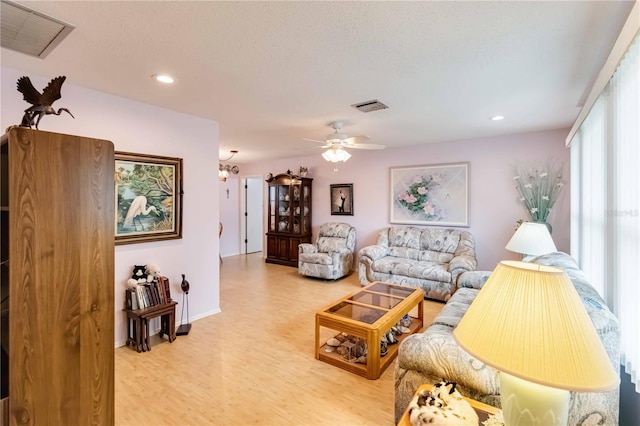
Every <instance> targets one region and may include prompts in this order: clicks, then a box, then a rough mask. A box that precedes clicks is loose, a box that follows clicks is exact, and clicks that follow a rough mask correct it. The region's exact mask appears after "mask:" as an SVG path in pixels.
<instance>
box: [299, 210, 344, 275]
mask: <svg viewBox="0 0 640 426" xmlns="http://www.w3.org/2000/svg"><path fill="white" fill-rule="evenodd" d="M355 249H356V228H354V227H353V226H351V225H349V224H348V223H341V222H329V223H325V224H324V225H322V226H321V227H320V231H319V232H318V239H317V241H316V243H315V244H308V243H303V244H300V245H299V246H298V272H299V273H300V274H302V275H306V276H308V277H316V278H324V279H327V280H335V279H338V278H341V277H343V276H345V275H347V274H348V273H349V272H350V271H351V268H352V266H353V252H354V251H355Z"/></svg>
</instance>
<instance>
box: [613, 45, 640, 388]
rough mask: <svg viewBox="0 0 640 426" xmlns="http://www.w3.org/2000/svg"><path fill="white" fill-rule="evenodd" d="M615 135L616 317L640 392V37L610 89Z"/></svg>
mask: <svg viewBox="0 0 640 426" xmlns="http://www.w3.org/2000/svg"><path fill="white" fill-rule="evenodd" d="M609 86H610V87H609V93H610V97H611V99H612V102H611V113H610V119H609V121H610V123H611V124H610V127H611V131H612V143H611V160H610V164H611V170H612V173H611V174H610V181H611V182H610V184H609V185H610V186H611V187H612V188H613V191H612V192H611V197H609V205H610V206H611V208H610V211H609V213H610V214H609V215H608V216H609V217H610V222H611V227H610V229H611V237H612V241H611V242H612V244H611V248H612V254H611V257H612V259H611V262H610V268H609V269H610V272H611V276H610V277H611V281H612V282H613V283H614V288H613V290H614V292H613V296H614V306H613V307H614V312H615V313H616V314H617V316H618V319H619V320H620V325H621V334H622V347H621V353H622V359H621V363H622V365H624V366H625V370H626V371H627V373H629V374H630V375H631V378H632V381H633V382H634V383H635V384H636V391H640V382H639V381H638V378H639V377H638V368H639V367H640V344H639V340H640V339H639V336H640V313H639V311H640V309H639V308H640V280H639V279H638V274H637V268H638V265H639V264H640V36H636V38H635V40H634V42H633V43H632V45H631V47H630V48H629V51H628V52H627V54H626V55H625V57H624V59H623V60H622V61H621V63H620V67H619V68H618V70H617V71H616V73H615V74H614V75H613V77H612V79H611V82H610V84H609Z"/></svg>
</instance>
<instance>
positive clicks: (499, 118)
mask: <svg viewBox="0 0 640 426" xmlns="http://www.w3.org/2000/svg"><path fill="white" fill-rule="evenodd" d="M491 119H492V120H493V121H500V120H504V115H494V116H493V117H491Z"/></svg>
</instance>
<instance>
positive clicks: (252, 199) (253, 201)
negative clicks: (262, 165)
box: [243, 176, 264, 253]
mask: <svg viewBox="0 0 640 426" xmlns="http://www.w3.org/2000/svg"><path fill="white" fill-rule="evenodd" d="M244 194H245V198H244V207H245V211H244V212H243V213H244V215H245V217H244V219H245V220H244V224H243V227H244V228H245V240H244V243H245V253H255V252H259V251H262V241H263V235H262V233H263V231H262V223H263V222H262V221H263V216H264V215H263V212H262V177H261V176H259V177H248V178H246V179H245V182H244Z"/></svg>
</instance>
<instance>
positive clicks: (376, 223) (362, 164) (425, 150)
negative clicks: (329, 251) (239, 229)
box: [221, 129, 569, 270]
mask: <svg viewBox="0 0 640 426" xmlns="http://www.w3.org/2000/svg"><path fill="white" fill-rule="evenodd" d="M567 132H568V130H567V129H560V130H551V131H543V132H535V133H527V134H518V135H510V136H502V137H496V138H484V139H471V140H463V141H456V142H447V143H438V144H425V145H420V146H412V147H403V148H395V149H390V148H388V149H385V150H381V151H365V150H353V151H352V154H353V156H352V157H351V159H349V161H347V162H346V163H340V164H337V165H335V164H331V163H328V162H326V161H324V160H323V159H322V157H321V156H320V155H319V154H318V155H314V156H310V157H299V158H289V159H281V160H270V161H268V162H257V163H252V164H245V165H242V166H241V174H242V175H255V174H260V175H262V176H265V175H266V174H267V173H269V172H271V173H274V174H277V173H282V172H285V171H286V170H287V169H290V170H292V171H297V170H298V169H299V167H300V166H301V165H302V166H308V167H309V169H310V175H309V176H310V177H313V178H314V181H313V216H312V224H313V234H314V235H313V238H314V240H315V238H316V236H317V230H318V228H319V226H320V225H321V224H322V223H324V222H328V221H344V222H348V223H350V224H352V225H353V226H355V227H356V230H357V238H358V243H357V249H358V250H359V249H361V248H362V247H364V246H367V245H370V244H375V242H376V239H377V235H378V232H379V231H380V230H381V229H382V228H384V227H387V226H390V224H389V168H390V167H396V166H411V165H427V164H440V163H455V162H469V224H470V226H469V227H468V228H466V229H467V230H469V231H470V232H471V233H472V234H473V235H474V237H475V239H476V244H477V257H478V269H483V270H491V269H493V268H494V266H495V265H496V264H497V263H498V262H499V261H500V260H503V259H517V258H518V255H516V254H515V253H511V252H508V251H507V250H505V249H504V246H505V245H506V244H507V242H508V241H509V239H510V238H511V236H512V235H513V231H514V226H515V224H516V221H517V220H518V219H524V220H529V217H528V214H527V211H526V209H525V208H524V205H523V204H522V203H521V202H519V200H518V198H519V197H518V194H517V192H516V190H515V189H514V187H513V176H514V168H515V166H516V164H518V163H520V162H529V161H539V160H546V159H548V158H550V157H553V158H556V159H558V160H561V161H564V162H565V170H566V176H567V177H568V176H569V173H568V172H569V150H568V149H566V148H565V146H564V138H565V136H566V135H567ZM336 183H353V191H354V215H353V216H332V215H331V212H330V206H329V205H330V200H329V185H330V184H336ZM265 191H266V184H265ZM221 196H222V194H221ZM265 199H266V195H265ZM221 202H222V200H221ZM239 214H240V213H239V211H237V213H234V212H232V211H231V210H227V211H225V215H226V216H228V217H229V219H231V218H232V217H233V216H234V215H235V216H239ZM549 222H550V224H551V225H552V226H553V239H554V241H555V243H556V246H557V247H558V250H560V251H565V252H568V251H569V183H568V180H567V185H566V187H565V189H564V190H563V192H562V193H561V194H560V198H559V200H558V202H557V203H556V206H555V208H554V210H553V212H552V213H551V214H550V216H549ZM264 223H265V232H266V223H267V221H266V216H265V222H264ZM237 240H239V238H235V239H234V241H237ZM228 244H233V243H232V241H229V242H228ZM221 251H222V252H223V253H224V252H228V253H236V252H239V249H238V248H237V247H233V246H229V247H223V248H221Z"/></svg>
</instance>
